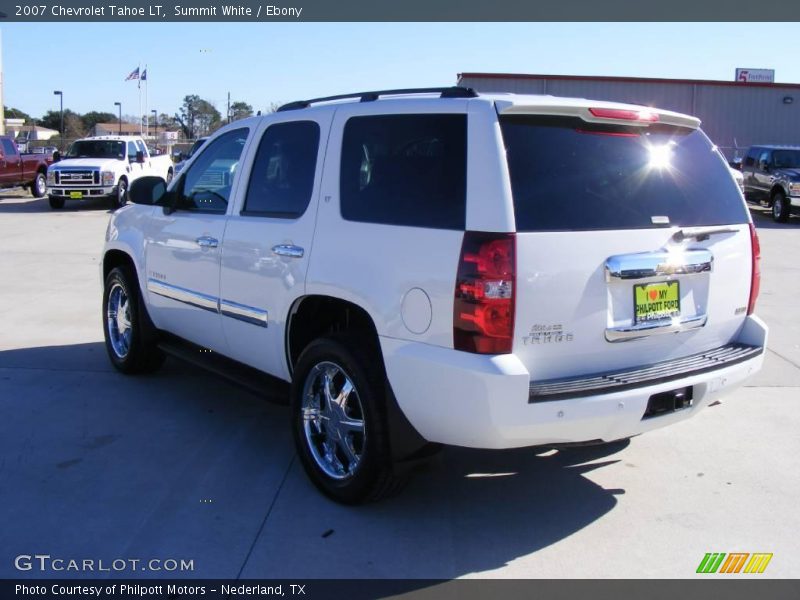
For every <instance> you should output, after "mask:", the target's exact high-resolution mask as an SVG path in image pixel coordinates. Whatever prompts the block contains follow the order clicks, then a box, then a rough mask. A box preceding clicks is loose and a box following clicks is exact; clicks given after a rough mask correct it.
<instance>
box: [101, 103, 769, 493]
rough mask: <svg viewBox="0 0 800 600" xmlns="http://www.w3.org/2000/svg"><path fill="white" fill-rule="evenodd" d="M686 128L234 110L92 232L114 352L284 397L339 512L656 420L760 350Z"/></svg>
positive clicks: (443, 109) (585, 107)
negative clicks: (442, 468)
mask: <svg viewBox="0 0 800 600" xmlns="http://www.w3.org/2000/svg"><path fill="white" fill-rule="evenodd" d="M333 100H336V102H332V101H333ZM698 127H699V121H698V120H697V119H695V118H693V117H690V116H686V115H681V114H678V113H674V112H668V111H663V110H658V109H649V108H647V109H645V108H642V107H641V106H632V105H625V104H617V103H610V102H599V101H593V100H579V99H570V98H557V97H551V96H523V95H506V94H499V95H491V94H486V95H483V94H481V95H478V94H476V93H475V92H474V91H472V90H470V89H466V88H443V89H439V90H435V91H434V90H430V89H428V90H416V91H415V90H404V91H398V90H394V91H390V92H369V93H362V94H355V95H353V96H346V97H333V98H322V99H317V100H309V101H301V102H295V103H292V104H289V105H286V106H284V107H282V108H281V109H280V110H279V111H278V112H276V113H274V114H270V115H267V116H263V117H253V118H249V119H244V120H240V121H236V122H235V123H232V124H230V125H227V126H225V127H223V128H222V129H220V130H219V131H218V132H216V133H215V134H214V135H213V136H212V137H210V138H209V139H208V141H207V142H206V143H205V144H204V145H203V147H202V148H201V149H200V150H199V152H198V154H197V155H196V156H195V157H194V158H193V159H192V161H191V162H190V163H189V164H188V165H187V166H186V167H185V168H184V170H183V171H182V172H181V173H180V174H179V175H178V177H176V178H175V180H174V181H173V182H172V184H171V185H169V186H166V185H165V184H164V182H163V181H161V180H159V179H156V178H142V179H140V180H139V181H136V182H135V183H134V185H133V187H132V189H131V200H132V202H133V203H134V204H132V205H130V206H128V207H126V208H124V209H123V210H120V211H117V212H116V213H115V214H114V215H113V216H112V217H111V221H110V223H109V227H108V230H107V233H106V242H105V249H104V252H103V257H102V276H103V285H104V294H103V319H104V324H105V326H104V333H105V340H106V348H107V351H108V355H109V358H110V360H111V362H112V364H113V365H114V366H115V367H116V368H117V369H118V370H120V371H122V372H123V373H140V372H145V371H152V370H154V369H157V368H158V367H159V366H160V365H161V363H162V361H163V359H164V353H171V354H176V355H178V356H182V357H184V358H187V359H189V360H192V361H194V362H196V363H200V364H205V365H206V366H209V367H211V368H213V369H214V370H215V371H216V372H218V373H226V374H227V375H228V376H230V377H232V378H235V379H237V380H238V381H240V382H243V383H249V384H250V385H253V386H255V387H256V388H257V389H263V388H259V386H263V385H264V382H263V380H262V378H263V377H264V376H266V375H268V376H271V379H270V381H273V382H275V381H279V382H282V383H283V384H284V385H286V386H289V391H288V396H289V397H290V404H291V423H292V430H293V434H294V439H295V444H296V448H297V452H298V455H299V457H300V460H301V462H302V464H303V467H304V468H305V470H306V473H307V474H308V476H309V477H310V479H311V480H312V481H313V482H314V484H315V485H316V486H317V487H318V488H319V489H320V490H321V491H322V492H324V493H325V494H327V495H328V496H330V497H332V498H334V499H335V500H337V501H340V502H345V503H355V502H361V501H364V500H368V499H375V498H378V497H380V496H382V495H384V494H385V493H387V492H389V491H391V490H393V489H396V486H397V485H399V482H400V481H402V480H403V478H404V475H405V469H407V467H408V465H410V464H413V463H414V461H415V460H418V459H420V458H421V457H424V456H426V455H428V454H429V453H430V452H432V451H433V450H434V449H436V448H438V447H439V445H440V444H452V445H456V446H466V447H472V448H486V449H490V448H515V447H524V446H540V445H546V446H552V445H558V444H564V443H575V442H579V443H602V442H609V441H614V440H619V439H623V438H629V437H631V436H635V435H638V434H640V433H644V432H646V431H650V430H652V429H656V428H658V427H662V426H665V425H670V424H673V423H676V422H678V421H681V420H683V419H686V418H688V417H691V416H692V415H695V414H697V413H698V412H699V411H700V410H701V409H703V408H704V407H706V406H708V405H709V404H710V403H712V402H714V401H715V400H716V399H717V398H718V397H719V395H720V394H722V393H723V392H726V391H728V390H730V389H733V388H734V387H736V386H737V385H739V384H741V383H742V381H744V380H745V379H746V378H747V377H748V376H750V375H752V374H753V373H755V372H756V371H758V370H759V368H760V367H761V363H762V360H763V355H764V348H765V345H766V336H767V328H766V326H765V325H764V323H763V322H762V321H761V320H760V319H758V318H757V317H756V316H755V315H754V308H755V302H756V298H757V296H758V289H759V281H760V274H759V273H760V271H759V256H760V255H759V252H760V251H759V245H758V238H757V236H756V231H755V229H754V227H753V224H752V222H751V220H750V215H749V212H748V210H747V208H746V206H745V203H744V200H743V198H742V195H741V194H740V192H739V190H737V188H736V184H735V182H734V180H733V178H732V177H731V176H730V174H729V171H728V167H727V165H726V163H725V162H724V160H723V159H722V156H721V155H720V154H719V152H717V151H716V149H715V148H714V146H713V145H712V144H711V142H710V141H709V139H708V138H707V137H706V136H705V134H704V133H703V132H702V131H701V130H700V129H699V128H698ZM118 385H123V383H122V382H119V384H118Z"/></svg>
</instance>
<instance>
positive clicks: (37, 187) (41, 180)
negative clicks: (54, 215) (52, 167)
mask: <svg viewBox="0 0 800 600" xmlns="http://www.w3.org/2000/svg"><path fill="white" fill-rule="evenodd" d="M46 193H47V180H46V179H45V177H44V175H42V174H41V173H39V174H38V175H36V179H35V180H34V181H33V195H34V196H36V197H37V198H41V197H42V196H44V195H45V194H46Z"/></svg>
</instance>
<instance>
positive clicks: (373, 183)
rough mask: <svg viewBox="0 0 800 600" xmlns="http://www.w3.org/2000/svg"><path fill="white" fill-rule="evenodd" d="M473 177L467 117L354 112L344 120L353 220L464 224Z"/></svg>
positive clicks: (345, 176) (344, 192)
mask: <svg viewBox="0 0 800 600" xmlns="http://www.w3.org/2000/svg"><path fill="white" fill-rule="evenodd" d="M466 180H467V117H466V115H454V114H430V115H391V116H374V117H373V116H370V117H353V118H351V119H349V120H348V121H347V124H346V125H345V128H344V140H343V142H342V164H341V182H340V186H341V189H340V191H341V210H342V217H344V218H345V219H347V220H350V221H366V222H370V223H385V224H390V225H408V226H412V227H414V226H416V227H429V228H436V229H464V225H465V222H466Z"/></svg>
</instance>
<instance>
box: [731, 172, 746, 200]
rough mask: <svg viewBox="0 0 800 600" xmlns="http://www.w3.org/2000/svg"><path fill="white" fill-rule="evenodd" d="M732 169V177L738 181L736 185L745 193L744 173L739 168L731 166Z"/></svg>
mask: <svg viewBox="0 0 800 600" xmlns="http://www.w3.org/2000/svg"><path fill="white" fill-rule="evenodd" d="M730 171H731V177H733V180H734V181H735V182H736V185H737V186H739V189H740V190H741V192H742V194H744V175H743V174H742V172H741V171H740V170H739V169H736V168H733V167H731V169H730Z"/></svg>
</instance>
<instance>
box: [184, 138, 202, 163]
mask: <svg viewBox="0 0 800 600" xmlns="http://www.w3.org/2000/svg"><path fill="white" fill-rule="evenodd" d="M205 143H206V140H205V138H202V139H199V140H197V141H196V142H195V143H194V144H192V147H191V149H190V150H189V154H187V155H186V160H189V159H190V158H192V157H193V156H194V153H195V152H197V149H198V148H199V147H200V146H202V145H203V144H205Z"/></svg>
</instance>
